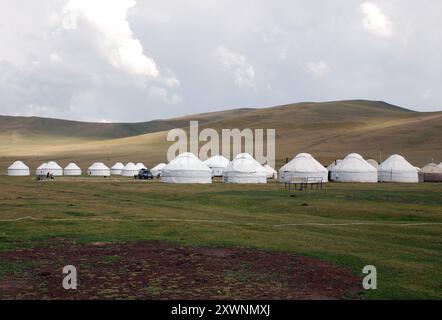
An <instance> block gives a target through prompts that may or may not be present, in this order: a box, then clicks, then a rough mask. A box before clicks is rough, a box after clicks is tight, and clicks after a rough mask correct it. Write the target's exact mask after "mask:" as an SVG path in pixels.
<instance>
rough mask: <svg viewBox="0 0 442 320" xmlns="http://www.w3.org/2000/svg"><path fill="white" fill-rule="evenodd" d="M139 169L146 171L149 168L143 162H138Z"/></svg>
mask: <svg viewBox="0 0 442 320" xmlns="http://www.w3.org/2000/svg"><path fill="white" fill-rule="evenodd" d="M135 166H136V167H137V169H140V170H141V169H146V168H147V167H146V166H145V165H144V163H142V162H138V163H137V164H136V165H135Z"/></svg>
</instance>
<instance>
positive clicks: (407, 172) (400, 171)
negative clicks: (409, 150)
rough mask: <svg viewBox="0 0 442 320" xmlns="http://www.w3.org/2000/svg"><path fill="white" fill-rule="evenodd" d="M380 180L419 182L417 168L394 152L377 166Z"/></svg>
mask: <svg viewBox="0 0 442 320" xmlns="http://www.w3.org/2000/svg"><path fill="white" fill-rule="evenodd" d="M378 172H379V181H380V182H409V183H417V182H419V175H418V170H417V169H416V167H414V166H413V165H412V164H410V163H409V162H408V161H407V160H405V158H404V157H402V156H400V155H397V154H394V155H392V156H390V157H389V158H388V159H387V160H385V161H384V162H382V164H381V165H380V166H379V168H378Z"/></svg>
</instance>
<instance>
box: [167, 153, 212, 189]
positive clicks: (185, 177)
mask: <svg viewBox="0 0 442 320" xmlns="http://www.w3.org/2000/svg"><path fill="white" fill-rule="evenodd" d="M161 181H162V182H166V183H212V170H210V168H209V167H208V166H207V165H206V164H204V163H203V162H202V161H201V160H200V159H198V158H197V157H196V156H195V155H194V154H193V153H190V152H185V153H182V154H180V155H179V156H178V157H176V158H175V159H174V160H172V161H170V162H169V163H168V164H167V165H166V166H165V167H164V168H163V169H162V171H161Z"/></svg>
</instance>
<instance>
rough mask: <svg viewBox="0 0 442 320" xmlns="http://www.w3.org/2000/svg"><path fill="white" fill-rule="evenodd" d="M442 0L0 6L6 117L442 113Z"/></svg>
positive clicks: (116, 0) (43, 0)
mask: <svg viewBox="0 0 442 320" xmlns="http://www.w3.org/2000/svg"><path fill="white" fill-rule="evenodd" d="M441 30H442V1H440V0H424V1H415V0H382V1H381V0H378V1H359V0H336V1H330V0H312V1H306V0H303V1H301V0H275V1H267V0H241V1H234V0H222V1H221V0H218V1H214V0H186V1H182V0H162V1H158V0H157V1H151V0H136V1H135V0H39V1H35V0H14V1H6V0H1V1H0V114H8V115H37V116H45V117H56V118H66V119H77V120H89V121H143V120H150V119H157V118H168V117H171V116H176V115H183V114H192V113H197V112H205V111H214V110H223V109H227V108H229V109H230V108H237V107H264V106H272V105H279V104H285V103H292V102H299V101H326V100H340V99H354V98H357V99H372V100H384V101H387V102H390V103H393V104H397V105H401V106H405V107H409V108H412V109H414V110H420V111H431V110H441V109H442V35H441Z"/></svg>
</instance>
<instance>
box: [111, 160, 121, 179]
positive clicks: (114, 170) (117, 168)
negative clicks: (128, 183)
mask: <svg viewBox="0 0 442 320" xmlns="http://www.w3.org/2000/svg"><path fill="white" fill-rule="evenodd" d="M123 169H124V164H122V163H121V162H117V163H115V164H114V165H113V166H112V168H111V169H110V173H111V175H113V176H121V172H122V171H123Z"/></svg>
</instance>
